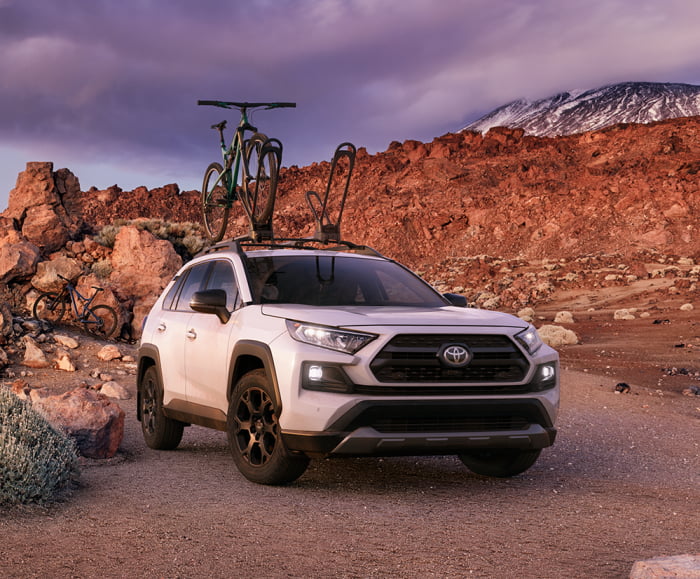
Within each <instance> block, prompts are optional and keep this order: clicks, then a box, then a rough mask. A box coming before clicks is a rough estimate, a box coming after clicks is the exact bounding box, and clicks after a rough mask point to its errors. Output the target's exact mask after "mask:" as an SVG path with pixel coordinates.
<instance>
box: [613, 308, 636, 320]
mask: <svg viewBox="0 0 700 579" xmlns="http://www.w3.org/2000/svg"><path fill="white" fill-rule="evenodd" d="M632 311H633V310H629V309H621V310H617V311H616V312H615V314H614V315H613V319H615V320H634V319H635V315H634V314H633V313H632Z"/></svg>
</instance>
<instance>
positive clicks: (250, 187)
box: [241, 133, 279, 227]
mask: <svg viewBox="0 0 700 579" xmlns="http://www.w3.org/2000/svg"><path fill="white" fill-rule="evenodd" d="M266 143H268V138H267V137H266V136H265V135H263V134H262V133H255V134H254V135H253V136H252V137H250V139H248V141H246V148H245V157H244V163H243V165H244V170H245V175H244V178H243V187H242V192H241V202H242V203H243V207H244V208H245V210H246V213H247V214H248V216H249V217H250V219H251V221H252V224H253V226H254V227H255V226H256V225H264V224H266V223H267V222H268V221H269V220H270V217H272V212H273V210H274V208H275V195H276V194H277V179H278V176H279V163H278V157H277V155H276V154H275V152H274V150H273V148H272V147H270V146H267V147H266V146H265V145H266Z"/></svg>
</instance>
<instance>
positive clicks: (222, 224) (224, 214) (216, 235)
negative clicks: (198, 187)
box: [202, 163, 229, 243]
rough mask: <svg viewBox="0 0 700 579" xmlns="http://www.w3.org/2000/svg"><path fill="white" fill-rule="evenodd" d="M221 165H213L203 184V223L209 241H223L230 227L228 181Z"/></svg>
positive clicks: (208, 169) (208, 170)
mask: <svg viewBox="0 0 700 579" xmlns="http://www.w3.org/2000/svg"><path fill="white" fill-rule="evenodd" d="M222 173H224V168H223V167H222V166H221V164H220V163H212V164H211V165H209V166H208V167H207V170H206V171H205V173H204V181H203V183H202V221H203V222H204V229H205V230H206V232H207V235H208V236H209V239H210V240H211V241H212V242H214V243H216V242H217V241H221V239H222V238H223V237H224V233H225V232H226V226H227V225H228V214H229V202H228V199H227V197H228V185H229V183H228V179H227V176H226V175H225V174H223V175H222Z"/></svg>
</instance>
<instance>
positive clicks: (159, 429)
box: [139, 366, 185, 450]
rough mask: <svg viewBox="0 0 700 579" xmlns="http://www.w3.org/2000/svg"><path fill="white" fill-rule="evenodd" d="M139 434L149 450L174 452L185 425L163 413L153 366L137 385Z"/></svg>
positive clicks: (160, 394) (160, 393)
mask: <svg viewBox="0 0 700 579" xmlns="http://www.w3.org/2000/svg"><path fill="white" fill-rule="evenodd" d="M139 414H140V417H141V432H143V439H144V440H145V441H146V444H147V445H148V447H149V448H153V449H155V450H175V449H176V448H177V445H178V444H180V441H181V440H182V433H183V431H184V429H185V425H184V423H182V422H179V421H177V420H173V419H171V418H168V417H167V416H165V414H164V413H163V387H162V385H161V383H160V378H159V377H158V372H157V371H156V368H155V366H150V367H149V368H147V369H146V372H145V373H144V375H143V378H142V379H141V382H140V384H139Z"/></svg>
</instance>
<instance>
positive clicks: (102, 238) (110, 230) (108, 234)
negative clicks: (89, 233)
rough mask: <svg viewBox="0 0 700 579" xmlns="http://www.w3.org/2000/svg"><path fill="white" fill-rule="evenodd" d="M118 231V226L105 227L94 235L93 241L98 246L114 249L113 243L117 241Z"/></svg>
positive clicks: (119, 227)
mask: <svg viewBox="0 0 700 579" xmlns="http://www.w3.org/2000/svg"><path fill="white" fill-rule="evenodd" d="M120 229H121V226H119V225H114V224H112V225H105V226H104V227H103V228H102V229H100V232H99V233H98V234H97V235H95V241H96V242H97V243H99V244H100V245H104V246H105V247H109V248H110V249H112V248H113V247H114V241H115V240H116V239H117V233H119V230H120Z"/></svg>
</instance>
